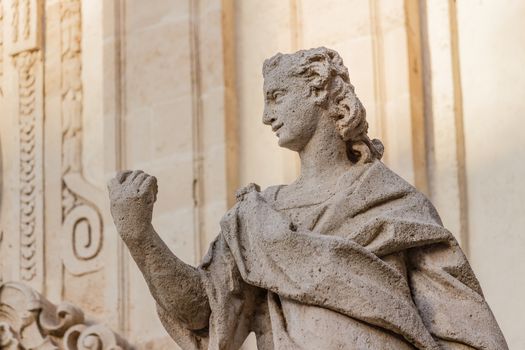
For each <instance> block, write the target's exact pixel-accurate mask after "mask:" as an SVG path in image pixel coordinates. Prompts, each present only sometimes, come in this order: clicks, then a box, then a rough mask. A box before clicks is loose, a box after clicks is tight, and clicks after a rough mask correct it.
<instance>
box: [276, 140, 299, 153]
mask: <svg viewBox="0 0 525 350" xmlns="http://www.w3.org/2000/svg"><path fill="white" fill-rule="evenodd" d="M277 144H278V145H279V147H282V148H287V149H289V150H291V151H295V152H299V150H300V149H301V147H300V146H299V142H297V140H294V139H292V138H289V137H288V138H287V137H283V136H279V141H277Z"/></svg>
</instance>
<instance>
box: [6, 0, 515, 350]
mask: <svg viewBox="0 0 525 350" xmlns="http://www.w3.org/2000/svg"><path fill="white" fill-rule="evenodd" d="M523 18H525V2H523V1H520V0H457V1H454V0H435V1H434V0H433V1H422V0H421V1H419V0H323V1H317V0H265V1H261V0H149V1H143V0H60V1H59V0H24V1H20V0H0V144H1V152H2V153H1V173H0V179H1V182H2V189H1V191H2V192H1V212H0V228H1V234H0V281H4V282H6V281H22V282H23V283H24V284H26V285H28V286H30V287H32V288H34V289H35V290H37V291H39V292H40V293H42V295H44V296H45V297H46V298H47V299H49V300H51V301H52V302H53V303H55V304H57V303H59V302H61V301H63V300H67V301H70V302H72V303H74V304H76V305H78V306H80V307H81V308H82V309H83V310H84V312H85V313H86V314H88V315H90V316H91V317H93V319H96V320H98V321H99V322H103V323H104V324H106V325H108V326H109V327H111V328H112V329H114V330H115V331H117V332H119V333H120V334H121V335H122V336H123V337H124V338H126V339H128V341H129V342H131V343H133V344H135V345H136V346H137V348H138V349H173V348H175V345H174V343H173V342H172V341H171V340H170V339H169V337H168V336H167V334H166V333H165V331H164V330H163V328H162V326H161V324H160V322H159V321H158V319H157V316H156V311H155V306H154V302H153V299H152V297H151V296H150V294H149V291H148V289H147V286H146V284H145V282H144V280H143V278H142V276H141V275H140V272H139V271H138V269H137V268H136V266H135V264H134V262H133V261H132V260H131V259H130V257H129V255H128V253H127V251H126V249H125V248H124V247H123V246H122V244H121V243H120V241H119V239H118V237H117V235H116V232H115V229H114V227H113V224H112V221H111V218H110V216H109V209H108V200H107V193H106V189H105V183H106V181H107V180H108V179H109V178H110V177H112V176H113V175H114V173H115V172H116V171H117V170H119V169H142V170H144V171H146V172H149V173H151V174H153V175H155V176H157V178H158V180H159V187H160V189H159V196H158V202H157V205H156V209H155V217H154V225H155V226H156V228H157V230H158V232H159V233H160V235H161V236H162V237H163V239H164V240H165V241H166V243H167V244H168V245H169V247H170V248H171V249H172V250H173V252H175V253H176V254H177V255H178V256H179V257H180V258H181V259H183V260H184V261H186V262H187V263H191V264H197V263H198V262H199V261H200V259H201V257H202V256H203V254H204V253H205V251H206V250H207V246H208V244H209V242H210V241H211V240H212V239H213V238H214V237H215V235H216V234H217V233H218V230H219V225H218V224H219V220H220V218H221V216H222V214H224V213H225V211H226V210H227V209H228V208H229V207H230V206H231V205H232V204H233V201H234V195H233V194H234V191H235V189H236V188H238V187H239V186H242V185H246V184H247V183H249V182H256V183H258V184H259V185H261V187H263V188H264V187H266V186H269V185H274V184H281V183H289V182H291V181H293V180H294V178H295V177H296V176H297V175H298V160H297V158H296V156H295V155H294V154H293V153H292V152H290V151H287V150H283V149H280V148H279V147H278V146H277V143H276V139H275V136H274V135H273V133H272V132H271V130H270V129H269V128H268V127H266V126H265V125H263V124H262V122H261V118H262V110H263V94H262V73H261V70H262V63H263V61H264V59H266V58H269V57H270V56H272V55H274V54H275V53H277V52H283V53H289V52H294V51H296V50H299V49H307V48H312V47H318V46H326V47H329V48H332V49H335V50H337V51H338V52H339V53H340V54H341V56H342V57H343V59H344V62H345V64H346V66H347V67H348V69H349V72H350V79H351V81H352V83H353V84H354V86H355V87H356V92H357V95H358V96H359V97H360V99H361V100H362V102H363V104H364V105H365V108H366V109H367V118H368V122H369V124H370V130H369V134H370V135H371V136H372V137H376V138H379V139H381V140H382V141H383V143H384V144H385V156H384V159H383V160H384V162H385V163H386V164H387V165H388V166H390V167H391V168H392V169H394V170H395V171H396V172H397V173H399V174H400V175H402V176H403V177H404V178H405V179H406V180H408V181H409V182H411V183H412V184H414V185H415V186H416V187H417V188H418V189H420V190H421V191H423V192H424V193H425V194H427V196H428V197H429V198H430V199H431V200H432V202H433V203H434V204H435V205H436V207H437V209H438V211H439V213H440V215H441V216H442V219H443V222H444V224H445V226H446V227H447V228H448V229H449V230H450V231H452V232H453V233H454V234H455V236H456V237H457V239H458V241H459V242H460V244H461V247H462V248H463V250H464V251H465V253H466V254H467V256H468V258H469V260H470V262H471V265H472V267H473V269H474V271H475V273H476V275H477V277H478V278H479V280H480V283H481V286H482V288H483V291H484V293H485V297H486V299H487V300H488V303H489V305H490V306H491V308H492V310H493V312H494V314H495V316H496V319H497V320H498V322H499V324H500V326H501V328H502V330H503V333H504V334H505V336H506V339H507V341H508V343H509V347H510V348H511V349H525V332H524V330H525V328H524V325H525V319H524V316H523V315H525V300H524V296H525V254H524V253H525V203H524V202H525V185H524V183H523V181H524V180H525V137H524V136H523V135H522V134H523V133H524V132H525V118H524V114H525V99H524V96H523V93H524V91H525V70H524V69H523V62H525V27H524V25H523ZM0 297H1V296H0ZM0 299H1V298H0ZM250 342H253V339H251V340H248V342H247V344H246V348H247V349H248V348H250V349H253V348H254V347H253V344H251V343H250Z"/></svg>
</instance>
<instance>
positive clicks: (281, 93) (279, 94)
mask: <svg viewBox="0 0 525 350" xmlns="http://www.w3.org/2000/svg"><path fill="white" fill-rule="evenodd" d="M283 96H284V90H276V91H274V92H273V93H272V99H273V100H274V101H275V102H277V103H278V102H280V100H281V98H282V97H283Z"/></svg>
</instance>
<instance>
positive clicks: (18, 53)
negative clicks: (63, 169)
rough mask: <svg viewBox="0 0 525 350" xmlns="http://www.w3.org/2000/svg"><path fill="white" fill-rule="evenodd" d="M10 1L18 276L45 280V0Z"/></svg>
mask: <svg viewBox="0 0 525 350" xmlns="http://www.w3.org/2000/svg"><path fill="white" fill-rule="evenodd" d="M9 5H10V6H7V7H8V9H9V11H8V13H7V14H8V16H6V17H7V18H6V20H7V21H6V22H7V23H10V24H11V26H10V31H11V33H10V34H11V35H8V38H10V42H9V44H8V48H9V54H10V55H11V56H12V58H13V64H14V67H15V69H16V73H17V78H18V79H17V86H16V91H17V93H16V97H17V99H18V102H17V104H18V105H17V107H18V108H17V110H18V136H19V159H20V160H19V179H20V185H19V188H20V193H19V198H20V199H19V206H20V208H19V215H20V219H19V220H20V221H19V230H20V237H19V239H20V241H19V242H20V278H21V279H22V280H23V281H26V282H28V283H30V284H31V285H32V286H34V287H41V285H42V283H43V251H42V250H43V249H42V240H43V198H42V196H41V193H42V191H43V174H42V153H43V103H42V101H43V72H42V69H43V68H42V56H41V51H40V35H41V28H40V24H41V20H40V18H41V1H36V0H32V1H30V0H24V1H19V0H13V1H11V2H10V3H9Z"/></svg>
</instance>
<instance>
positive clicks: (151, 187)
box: [140, 176, 158, 201]
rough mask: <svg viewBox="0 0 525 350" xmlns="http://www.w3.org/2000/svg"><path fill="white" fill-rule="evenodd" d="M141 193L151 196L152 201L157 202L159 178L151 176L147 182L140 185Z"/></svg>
mask: <svg viewBox="0 0 525 350" xmlns="http://www.w3.org/2000/svg"><path fill="white" fill-rule="evenodd" d="M140 192H141V193H149V194H151V199H152V200H153V201H155V200H156V199H157V192H158V186H157V178H156V177H155V176H149V177H148V178H147V179H146V180H144V182H142V184H141V185H140Z"/></svg>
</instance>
